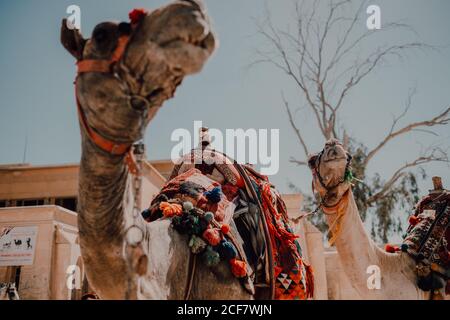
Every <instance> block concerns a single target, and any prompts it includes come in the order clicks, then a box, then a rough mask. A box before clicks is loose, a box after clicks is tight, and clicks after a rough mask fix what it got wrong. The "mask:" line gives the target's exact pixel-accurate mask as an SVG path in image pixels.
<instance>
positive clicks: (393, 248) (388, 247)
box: [384, 244, 400, 253]
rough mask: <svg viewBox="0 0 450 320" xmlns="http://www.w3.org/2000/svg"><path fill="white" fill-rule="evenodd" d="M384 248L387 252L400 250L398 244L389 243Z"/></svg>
mask: <svg viewBox="0 0 450 320" xmlns="http://www.w3.org/2000/svg"><path fill="white" fill-rule="evenodd" d="M384 249H385V250H386V252H389V253H396V252H397V251H400V248H399V247H398V246H393V245H391V244H386V246H385V248H384Z"/></svg>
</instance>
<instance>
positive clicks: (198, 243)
mask: <svg viewBox="0 0 450 320" xmlns="http://www.w3.org/2000/svg"><path fill="white" fill-rule="evenodd" d="M189 247H190V248H191V251H192V253H193V254H198V253H200V252H202V251H203V250H205V248H206V247H207V243H206V242H205V241H204V240H203V239H202V238H200V237H197V236H196V235H192V236H191V239H190V240H189Z"/></svg>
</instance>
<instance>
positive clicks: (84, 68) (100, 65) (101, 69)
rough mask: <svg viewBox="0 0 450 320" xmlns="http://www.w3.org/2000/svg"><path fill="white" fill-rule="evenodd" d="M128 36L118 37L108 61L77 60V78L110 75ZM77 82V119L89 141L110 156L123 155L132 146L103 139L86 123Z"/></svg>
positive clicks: (121, 54)
mask: <svg viewBox="0 0 450 320" xmlns="http://www.w3.org/2000/svg"><path fill="white" fill-rule="evenodd" d="M129 38H130V37H129V36H128V35H123V36H120V37H119V39H118V41H117V47H116V49H115V50H114V52H113V54H112V57H111V59H110V60H95V59H86V60H79V61H78V62H77V67H78V70H77V78H78V76H79V75H80V74H83V73H88V72H98V73H112V67H113V66H114V64H115V63H116V62H117V61H119V60H120V58H121V57H122V56H123V53H124V52H125V48H126V46H127V44H128V41H129ZM76 86H77V80H75V98H76V102H77V109H78V118H79V120H80V124H81V126H82V127H83V129H84V131H85V132H86V134H87V136H88V137H89V139H90V140H91V141H92V142H93V143H94V144H95V145H96V146H97V147H99V148H100V149H102V150H103V151H105V152H107V153H109V154H111V155H117V156H120V155H124V154H125V153H127V152H128V151H130V148H131V146H132V143H121V142H116V141H112V140H110V139H107V138H105V137H104V136H102V135H100V134H99V133H97V132H96V131H95V130H94V129H93V128H92V127H90V126H89V124H88V123H87V119H86V115H85V113H84V111H83V108H82V107H81V104H80V101H79V99H78V94H77V89H76Z"/></svg>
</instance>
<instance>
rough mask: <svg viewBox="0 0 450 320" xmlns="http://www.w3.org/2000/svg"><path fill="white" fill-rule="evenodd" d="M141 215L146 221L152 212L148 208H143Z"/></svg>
mask: <svg viewBox="0 0 450 320" xmlns="http://www.w3.org/2000/svg"><path fill="white" fill-rule="evenodd" d="M141 215H142V218H144V220H145V221H148V220H149V219H150V216H151V215H152V213H151V211H150V209H145V210H144V211H142V213H141Z"/></svg>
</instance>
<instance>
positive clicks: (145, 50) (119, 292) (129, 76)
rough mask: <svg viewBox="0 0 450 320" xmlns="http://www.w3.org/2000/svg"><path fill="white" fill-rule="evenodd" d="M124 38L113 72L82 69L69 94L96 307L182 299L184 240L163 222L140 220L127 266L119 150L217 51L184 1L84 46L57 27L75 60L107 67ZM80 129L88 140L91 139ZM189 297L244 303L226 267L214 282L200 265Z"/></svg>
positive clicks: (194, 7) (194, 5)
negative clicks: (108, 302) (103, 302)
mask: <svg viewBox="0 0 450 320" xmlns="http://www.w3.org/2000/svg"><path fill="white" fill-rule="evenodd" d="M127 34H129V35H130V38H129V41H128V43H127V45H126V47H125V48H124V51H123V53H122V54H121V57H120V59H118V61H117V62H116V63H114V64H111V66H110V67H111V72H105V70H103V69H104V68H103V66H101V65H100V63H98V61H97V62H95V61H94V63H95V66H96V67H98V68H100V69H102V70H101V72H81V71H83V70H81V71H80V68H81V69H83V68H89V66H88V67H86V65H84V66H83V63H81V64H79V75H78V78H77V81H76V95H77V99H78V101H79V107H80V109H81V110H80V115H81V118H83V117H82V116H84V117H85V122H86V124H85V125H82V126H81V127H82V130H81V135H82V157H81V164H80V175H79V208H78V213H79V215H78V226H79V234H80V246H81V253H82V257H83V261H84V264H85V267H86V274H87V277H88V280H89V283H90V284H91V286H92V287H93V289H94V290H95V292H96V293H97V294H98V295H99V296H100V298H102V299H125V298H129V299H136V298H140V299H183V295H184V292H185V286H186V283H187V274H188V271H187V268H188V266H187V265H186V263H185V262H186V261H187V260H188V256H189V250H187V248H186V246H187V244H186V241H187V240H186V239H185V237H184V236H182V235H179V234H178V233H177V232H176V231H173V229H172V228H169V224H170V221H168V220H163V221H157V222H154V223H151V224H147V223H145V222H144V221H143V220H142V219H141V220H138V221H137V223H138V224H139V226H140V227H141V228H142V229H143V230H144V233H145V239H144V241H143V243H142V246H140V247H138V248H132V250H131V251H132V254H131V255H130V256H132V264H131V265H132V267H129V264H127V261H128V260H126V259H124V255H123V243H124V237H125V234H126V232H125V230H126V228H128V227H129V226H130V225H131V224H132V221H131V220H132V219H131V206H132V203H131V202H132V200H130V199H132V196H133V194H132V190H131V188H130V186H131V178H130V175H129V172H128V168H127V166H126V165H125V162H124V158H125V154H124V153H123V152H120V151H122V150H121V149H122V146H127V145H131V144H132V143H133V142H135V141H137V140H139V139H140V138H141V137H142V135H143V130H144V129H145V127H146V126H147V124H148V123H149V122H150V120H151V119H152V118H153V117H154V115H155V114H156V112H157V110H158V109H159V108H160V107H161V105H162V104H163V102H164V101H165V100H167V99H169V98H171V97H172V96H173V95H174V92H175V89H176V88H177V86H178V85H179V84H180V83H181V81H182V80H183V78H184V76H186V75H189V74H194V73H197V72H199V71H200V70H201V68H202V66H203V65H204V63H205V62H206V60H207V59H208V58H209V57H210V55H211V54H212V52H213V51H214V49H215V46H216V44H215V37H214V35H213V33H212V31H211V27H210V24H209V21H208V17H207V16H206V11H205V8H204V6H203V4H202V3H201V2H200V1H194V0H191V1H176V2H173V3H171V4H169V5H167V6H164V7H161V8H159V9H156V10H154V11H152V12H151V13H147V14H145V15H144V16H143V17H142V19H140V21H139V22H138V23H135V24H133V25H131V26H130V25H129V24H125V23H121V24H116V23H111V22H105V23H100V24H98V25H97V26H96V27H95V29H94V31H93V33H92V37H91V38H90V39H84V38H83V36H82V35H81V34H80V32H79V31H77V30H70V29H69V28H67V26H66V23H65V21H63V25H62V30H61V42H62V44H63V46H64V47H65V48H66V49H67V50H68V51H69V52H70V53H71V54H72V55H73V56H74V57H75V58H76V59H77V60H78V61H92V60H100V61H114V57H113V55H115V54H116V53H117V50H116V48H118V47H119V46H120V45H121V43H120V41H121V40H120V38H121V36H123V35H127ZM99 65H100V66H99ZM90 68H91V70H92V66H90ZM81 122H82V121H81ZM86 128H90V130H91V131H93V132H94V133H92V132H91V134H90V135H88V130H86ZM92 135H97V136H100V137H101V138H103V139H105V140H108V141H113V142H114V143H115V144H117V145H118V146H119V147H118V148H117V149H116V150H114V148H112V149H111V150H109V151H110V152H105V150H103V149H102V148H99V147H98V145H96V144H94V143H93V142H92V139H91V137H92ZM101 138H99V139H101ZM127 252H128V251H127ZM147 257H148V258H147ZM191 298H193V299H247V298H251V295H250V294H248V293H247V292H246V291H245V290H244V289H243V288H242V286H241V285H240V283H239V281H238V280H237V279H236V278H234V277H233V276H232V274H231V272H230V270H229V268H228V266H227V265H225V263H223V264H222V265H221V266H219V267H218V268H216V269H215V272H214V273H213V272H211V271H210V269H208V268H207V267H205V266H202V265H199V267H198V268H197V272H196V275H195V279H194V281H193V286H192V290H191Z"/></svg>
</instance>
